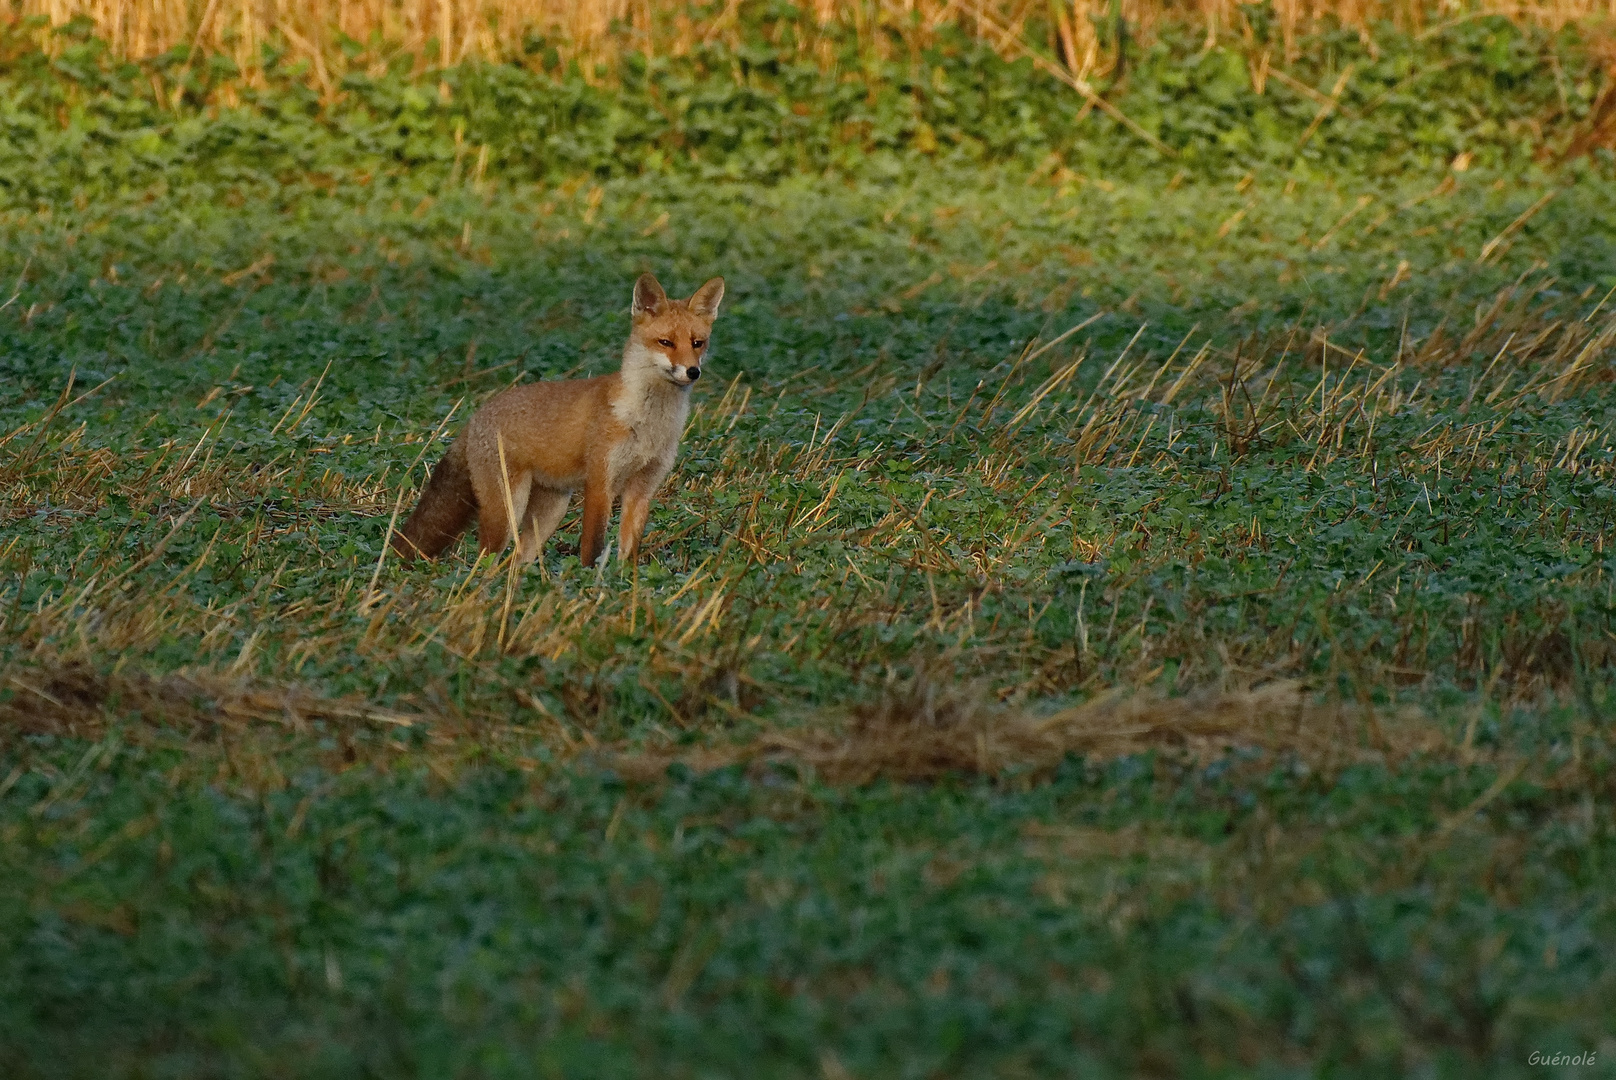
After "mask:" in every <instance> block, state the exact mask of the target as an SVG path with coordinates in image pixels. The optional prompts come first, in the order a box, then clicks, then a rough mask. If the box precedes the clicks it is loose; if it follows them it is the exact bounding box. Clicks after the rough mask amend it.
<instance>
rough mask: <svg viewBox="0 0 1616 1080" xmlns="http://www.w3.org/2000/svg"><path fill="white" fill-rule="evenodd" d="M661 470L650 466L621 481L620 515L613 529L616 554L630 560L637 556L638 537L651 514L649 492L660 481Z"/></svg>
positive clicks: (630, 562)
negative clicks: (619, 519)
mask: <svg viewBox="0 0 1616 1080" xmlns="http://www.w3.org/2000/svg"><path fill="white" fill-rule="evenodd" d="M663 473H664V470H662V469H660V468H657V467H656V466H652V467H651V468H649V469H646V470H644V471H643V472H639V473H636V474H634V475H633V476H631V477H629V480H628V483H627V484H625V485H623V518H622V521H621V522H620V523H619V525H618V531H617V557H618V558H619V559H620V560H622V561H623V562H625V563H629V564H631V565H632V564H633V563H634V562H635V560H637V559H638V558H639V557H640V537H641V536H642V535H644V533H645V522H646V520H647V519H648V518H650V516H651V496H652V495H654V494H656V489H657V487H658V485H660V484H661V483H662V476H663Z"/></svg>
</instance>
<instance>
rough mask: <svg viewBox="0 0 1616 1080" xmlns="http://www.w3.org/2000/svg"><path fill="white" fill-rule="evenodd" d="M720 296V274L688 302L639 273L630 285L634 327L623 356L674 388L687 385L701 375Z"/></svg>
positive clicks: (722, 282) (722, 285)
mask: <svg viewBox="0 0 1616 1080" xmlns="http://www.w3.org/2000/svg"><path fill="white" fill-rule="evenodd" d="M723 299H724V279H723V278H716V277H715V278H713V279H712V280H711V281H709V282H708V283H707V284H705V285H703V286H702V287H701V288H699V289H697V290H696V292H695V295H693V296H692V297H691V298H690V299H689V300H670V299H669V298H668V294H667V293H665V292H663V291H662V286H661V285H659V284H657V279H656V278H655V277H653V276H651V275H650V274H641V275H640V280H638V281H636V282H635V283H634V308H633V315H634V328H633V329H632V330H631V331H630V332H629V338H628V351H627V354H626V355H625V357H624V359H625V360H635V361H638V362H639V363H642V364H647V365H649V366H651V367H654V368H655V369H656V370H657V371H658V372H660V373H661V374H662V376H663V378H665V379H667V380H668V381H669V382H671V383H673V384H674V385H675V386H679V387H688V386H689V385H690V384H691V383H693V382H695V381H696V380H697V379H699V378H701V360H702V357H703V356H705V355H707V339H708V336H709V335H710V334H711V333H712V329H713V320H714V319H716V318H718V305H719V303H720V302H721V301H722V300H723Z"/></svg>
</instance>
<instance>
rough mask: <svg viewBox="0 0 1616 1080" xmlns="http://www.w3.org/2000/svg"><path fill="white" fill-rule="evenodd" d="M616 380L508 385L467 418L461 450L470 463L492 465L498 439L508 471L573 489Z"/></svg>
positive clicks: (614, 377) (607, 412)
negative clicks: (479, 462)
mask: <svg viewBox="0 0 1616 1080" xmlns="http://www.w3.org/2000/svg"><path fill="white" fill-rule="evenodd" d="M617 378H618V376H617V375H615V374H612V375H597V376H595V377H594V378H591V379H562V380H555V381H551V382H536V383H527V384H525V385H522V386H513V387H511V388H510V389H509V390H506V391H504V392H502V393H500V394H498V395H496V396H494V397H493V398H491V399H489V401H488V403H487V404H485V405H484V406H483V407H482V408H481V409H478V410H477V412H476V413H475V414H474V415H473V416H472V418H471V421H470V423H468V424H467V425H466V442H467V446H466V449H467V450H468V451H469V453H470V456H471V458H472V459H473V461H474V462H475V461H477V460H478V459H481V460H482V461H486V462H489V463H490V464H495V463H497V462H498V460H499V450H500V444H501V443H503V444H504V451H505V468H506V469H507V470H509V472H510V473H511V474H513V475H514V474H517V473H523V472H529V471H531V472H533V473H535V474H536V476H535V478H536V479H539V480H541V482H544V483H546V484H547V486H549V485H554V486H561V487H576V486H578V485H580V484H582V483H583V476H584V468H585V462H586V460H587V453H588V448H589V444H590V442H591V441H592V440H593V439H594V438H597V437H599V432H598V428H599V426H600V424H601V422H602V421H603V420H605V419H609V416H610V406H609V402H610V400H611V391H612V388H613V385H614V384H615V383H616V381H617ZM474 467H475V466H474Z"/></svg>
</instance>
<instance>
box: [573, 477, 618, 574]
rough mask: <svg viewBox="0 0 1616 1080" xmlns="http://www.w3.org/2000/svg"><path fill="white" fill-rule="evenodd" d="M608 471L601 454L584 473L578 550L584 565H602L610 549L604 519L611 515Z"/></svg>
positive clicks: (604, 564) (596, 566)
mask: <svg viewBox="0 0 1616 1080" xmlns="http://www.w3.org/2000/svg"><path fill="white" fill-rule="evenodd" d="M613 501H614V500H613V498H612V485H611V475H610V473H609V471H608V469H607V466H606V461H605V460H604V457H602V459H600V460H598V461H591V462H590V463H589V468H588V471H587V472H586V473H585V474H584V527H583V535H582V536H580V537H579V540H578V554H579V556H580V557H581V558H582V560H583V564H584V565H585V566H593V567H595V568H596V569H604V568H605V566H606V559H607V558H608V557H609V556H610V554H611V551H610V549H609V548H607V546H606V522H607V520H608V519H609V518H610V517H611V516H612V503H613Z"/></svg>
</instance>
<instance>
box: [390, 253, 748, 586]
mask: <svg viewBox="0 0 1616 1080" xmlns="http://www.w3.org/2000/svg"><path fill="white" fill-rule="evenodd" d="M723 299H724V279H723V278H713V279H712V280H711V281H709V282H707V284H705V285H703V286H702V287H701V288H699V289H697V290H696V292H695V295H693V296H692V297H691V298H690V299H689V300H670V299H669V298H668V295H667V294H666V293H665V292H663V291H662V286H661V285H659V284H657V279H656V278H654V277H652V276H651V275H650V274H642V275H640V279H639V280H638V281H636V282H635V283H634V302H633V307H632V327H631V329H630V331H629V336H628V344H627V345H626V346H624V348H623V367H622V370H620V371H618V372H617V373H615V374H612V375H599V376H596V377H595V378H593V379H567V380H565V381H561V382H539V383H530V384H528V385H526V386H514V387H512V388H510V389H509V390H506V391H504V392H503V393H500V394H497V395H496V396H495V397H493V398H492V399H491V400H489V401H488V402H487V403H486V404H485V405H483V407H482V408H480V409H478V410H477V411H476V413H474V414H473V415H472V417H471V419H470V420H469V421H468V422H467V423H466V428H465V430H464V431H462V432H461V433H460V437H459V438H457V439H455V441H454V442H453V443H452V444H450V446H449V451H448V453H446V454H444V455H443V459H442V460H441V461H439V462H438V464H437V466H436V467H435V468H434V469H433V470H432V477H431V479H430V480H428V481H427V485H426V490H425V491H423V492H422V493H421V501H420V503H419V504H418V505H417V506H416V508H415V512H414V513H412V514H410V516H409V520H407V521H405V523H404V527H403V528H402V529H400V530H399V532H398V534H397V535H396V536H394V538H393V550H394V551H396V552H397V553H398V555H399V557H400V559H401V561H403V562H405V563H409V562H412V561H414V559H415V557H416V556H417V555H423V556H426V557H427V558H435V557H437V556H438V555H440V554H442V553H443V551H444V550H445V549H446V548H448V546H449V545H450V544H452V543H454V541H455V540H456V539H457V538H458V537H459V536H460V534H461V533H463V532H464V531H465V530H466V526H467V525H469V524H470V523H471V519H472V515H474V514H475V515H476V517H477V541H478V545H479V547H480V548H481V549H482V552H483V553H484V554H487V553H489V552H498V551H501V550H503V549H504V547H505V545H506V543H507V542H509V540H510V539H511V527H512V525H513V523H514V524H515V526H516V531H517V541H516V554H517V559H518V561H520V562H529V561H531V560H533V559H536V558H538V556H539V553H540V551H542V550H543V548H544V542H545V541H546V540H548V539H549V538H550V534H551V533H553V532H555V529H556V526H557V525H559V524H560V523H561V517H562V515H563V514H565V513H566V512H567V503H568V502H569V501H570V499H571V498H572V493H573V492H575V491H577V490H578V489H579V488H582V489H583V492H584V526H583V536H582V541H581V543H580V545H579V548H580V554H581V555H582V557H583V563H584V565H585V566H596V567H604V566H605V565H606V561H607V559H608V558H609V557H610V553H611V552H610V548H609V547H608V546H607V543H606V520H607V518H608V517H610V516H611V512H612V506H613V505H614V504H615V503H616V502H617V501H618V500H619V499H621V500H622V503H623V515H622V523H621V526H620V529H619V535H618V557H619V558H620V559H622V560H624V561H625V562H630V563H632V562H633V561H634V560H635V559H636V558H637V557H638V555H639V547H640V534H641V533H643V532H644V531H645V521H646V518H647V517H649V516H650V513H651V496H652V494H654V493H655V492H656V489H657V486H658V485H660V484H661V483H662V479H663V477H665V476H667V475H668V470H669V469H671V468H672V467H673V459H674V456H675V455H676V454H677V453H678V452H679V436H680V434H681V433H682V431H683V430H684V426H685V418H686V417H687V416H688V415H689V414H690V387H691V385H692V384H693V383H694V382H695V381H696V380H697V379H698V378H700V377H701V362H702V357H703V356H704V355H706V352H707V343H708V340H709V335H710V333H711V331H712V326H713V320H714V319H716V318H717V317H718V305H719V303H720V302H721V301H722V300H723ZM507 493H509V499H510V501H509V503H507V502H506V495H507Z"/></svg>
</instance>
